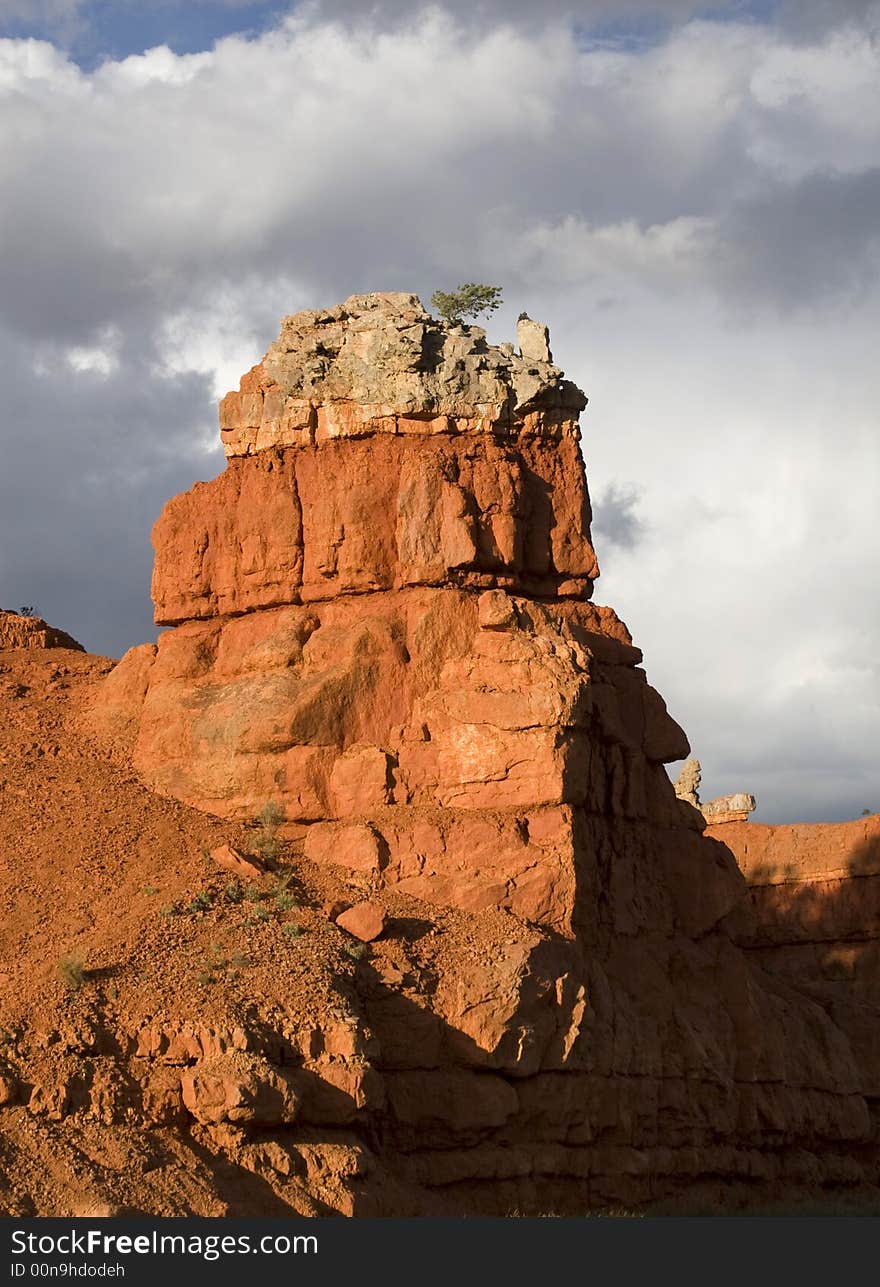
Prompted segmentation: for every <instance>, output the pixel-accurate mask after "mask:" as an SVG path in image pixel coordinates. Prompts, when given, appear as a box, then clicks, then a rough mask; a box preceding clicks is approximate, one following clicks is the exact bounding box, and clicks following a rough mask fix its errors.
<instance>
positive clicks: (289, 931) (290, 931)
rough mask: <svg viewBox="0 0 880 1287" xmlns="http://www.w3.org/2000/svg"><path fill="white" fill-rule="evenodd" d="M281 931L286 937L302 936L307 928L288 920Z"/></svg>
mask: <svg viewBox="0 0 880 1287" xmlns="http://www.w3.org/2000/svg"><path fill="white" fill-rule="evenodd" d="M281 933H282V934H283V935H284V937H285V938H302V936H303V934H304V933H305V930H304V929H303V927H302V926H301V925H294V924H293V922H292V921H288V923H287V924H286V925H282V926H281Z"/></svg>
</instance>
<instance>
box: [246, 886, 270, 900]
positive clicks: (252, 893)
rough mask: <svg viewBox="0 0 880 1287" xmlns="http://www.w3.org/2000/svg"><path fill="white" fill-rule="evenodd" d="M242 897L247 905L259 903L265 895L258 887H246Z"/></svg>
mask: <svg viewBox="0 0 880 1287" xmlns="http://www.w3.org/2000/svg"><path fill="white" fill-rule="evenodd" d="M244 896H245V898H246V899H247V901H248V902H249V903H259V902H261V900H262V899H263V898H265V896H266V895H265V893H264V891H263V890H262V889H260V886H259V885H248V887H247V889H246V890H245V891H244Z"/></svg>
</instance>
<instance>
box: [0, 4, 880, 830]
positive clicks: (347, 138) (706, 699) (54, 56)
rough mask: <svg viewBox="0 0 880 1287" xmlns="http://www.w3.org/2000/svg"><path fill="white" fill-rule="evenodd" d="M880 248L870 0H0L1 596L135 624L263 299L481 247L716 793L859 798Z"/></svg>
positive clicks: (215, 462) (873, 722)
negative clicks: (527, 341) (572, 411)
mask: <svg viewBox="0 0 880 1287" xmlns="http://www.w3.org/2000/svg"><path fill="white" fill-rule="evenodd" d="M878 265H880V4H878V3H873V2H872V0H797V2H795V0H791V2H789V0H778V2H777V3H773V2H772V0H761V2H760V3H757V2H755V3H747V2H745V0H743V2H740V3H727V4H705V3H704V4H702V5H698V4H695V3H691V2H690V0H657V2H656V3H647V2H644V0H583V2H581V3H577V0H570V2H567V0H530V2H528V3H527V2H526V0H509V2H507V3H501V2H500V0H445V3H443V4H435V5H429V6H424V7H422V6H421V5H420V4H419V3H418V2H417V0H384V2H381V3H377V4H375V5H373V4H370V3H356V2H355V0H322V2H321V3H303V4H299V5H293V4H289V3H283V2H279V3H262V2H261V0H187V2H186V3H183V2H179V0H163V2H160V3H154V4H149V3H142V2H141V0H113V2H112V3H111V2H110V0H0V380H2V386H3V391H4V392H3V403H2V407H3V410H2V414H0V435H2V467H0V605H2V606H3V607H7V608H18V607H20V606H24V605H34V606H36V607H37V609H38V610H39V612H40V613H41V615H43V616H44V617H45V618H46V619H47V620H49V621H51V622H52V623H53V624H54V625H57V626H60V627H62V628H63V629H66V630H68V631H69V632H70V633H72V634H73V635H74V636H76V637H77V638H78V639H80V640H81V642H82V643H83V644H85V645H86V646H87V647H88V648H89V649H90V650H92V651H96V652H101V653H106V654H109V655H112V656H119V655H121V654H122V653H123V652H124V651H125V649H126V648H128V647H129V646H131V645H132V644H135V643H139V642H142V641H145V640H149V639H153V638H155V635H156V628H155V627H154V626H153V624H152V614H151V607H150V602H149V577H150V570H151V565H152V550H151V547H150V540H149V536H150V528H151V526H152V523H153V521H154V520H155V518H156V517H157V516H158V514H159V511H160V510H161V508H162V505H163V504H164V502H165V501H166V500H167V499H168V498H169V497H170V496H172V495H174V494H175V493H177V492H179V491H181V490H184V489H186V488H187V487H189V486H191V485H192V483H193V482H194V481H195V480H196V479H208V478H211V477H214V476H215V475H216V474H218V473H219V472H220V471H221V470H222V468H223V463H224V462H223V456H222V453H221V451H220V449H219V443H218V432H217V412H216V403H217V399H218V398H219V397H220V396H222V394H223V393H225V392H226V391H227V390H228V389H230V388H234V387H237V384H238V379H239V377H240V376H241V374H242V373H243V372H244V371H246V370H247V369H248V368H249V367H250V366H252V365H253V364H254V362H256V361H258V360H259V358H260V357H261V356H262V354H263V353H264V352H265V350H266V348H267V346H268V344H269V343H270V342H271V340H272V339H274V337H275V336H276V334H277V332H278V324H279V319H280V318H281V316H282V315H283V314H285V313H290V312H295V311H297V310H298V309H301V308H309V307H317V306H321V305H329V304H334V303H337V302H339V301H340V300H342V299H344V298H345V297H346V296H347V295H350V294H353V293H356V292H358V293H359V292H363V291H370V290H406V291H416V292H417V293H419V294H420V295H421V297H422V299H423V300H424V301H426V302H427V301H428V300H429V298H430V295H431V293H432V291H433V290H435V289H437V288H441V289H449V288H451V287H454V286H455V285H456V284H458V283H459V282H461V281H465V280H471V281H482V282H488V283H492V284H499V285H501V286H502V287H503V290H504V300H505V304H504V307H503V308H502V309H501V310H499V312H498V313H496V314H495V315H494V317H493V318H492V319H491V323H490V324H489V337H490V339H491V340H493V341H495V342H501V341H502V340H505V339H511V338H513V335H514V332H515V319H516V316H517V314H518V313H519V312H520V311H521V310H523V309H525V310H526V311H528V312H529V314H530V315H531V316H532V317H535V318H539V319H540V320H542V321H545V322H547V323H548V324H549V326H550V328H551V342H552V347H553V351H554V356H555V357H556V359H557V361H558V362H559V363H560V365H562V366H563V368H564V369H565V371H566V374H567V375H568V376H569V378H571V379H573V380H574V381H575V382H576V383H577V384H579V385H580V386H581V387H582V388H583V389H584V390H585V392H586V393H587V394H588V396H589V398H590V405H589V407H588V408H587V411H586V413H585V415H584V417H583V433H584V438H583V451H584V457H585V460H586V465H587V473H588V479H589V484H590V489H591V494H592V496H593V501H594V509H595V525H594V535H595V542H596V546H597V551H598V555H599V561H600V564H601V566H602V577H601V579H600V581H599V582H598V583H597V586H596V593H595V599H596V600H597V601H598V602H602V603H609V604H611V605H612V606H613V607H614V608H615V609H616V610H617V611H618V613H619V614H620V615H621V616H622V618H623V619H624V620H625V621H626V622H627V624H628V626H629V628H630V630H631V631H632V633H633V636H634V639H635V642H636V643H637V644H638V645H639V646H640V647H641V648H642V649H643V651H644V654H645V668H646V670H647V673H648V677H649V679H650V681H651V682H652V683H653V684H654V685H655V687H657V688H658V689H659V691H660V692H661V693H662V694H663V696H664V698H665V699H666V702H667V705H668V707H669V709H670V711H671V713H672V714H673V715H674V717H675V718H676V719H677V720H678V721H679V722H680V723H681V724H682V726H683V727H684V728H685V729H686V731H687V733H688V735H689V738H690V741H691V746H692V750H693V753H694V754H695V755H696V756H697V757H698V758H699V759H700V760H701V762H702V765H703V790H702V794H703V798H704V799H708V798H710V797H712V796H715V795H720V794H726V793H728V792H733V791H751V792H753V793H754V795H755V796H756V797H757V800H758V810H757V812H756V814H755V815H753V816H754V817H755V818H756V819H758V820H762V821H767V822H793V821H820V820H825V821H837V820H841V819H845V818H853V817H857V816H858V815H859V814H861V812H862V811H863V809H866V808H868V809H871V810H872V811H875V810H880V771H878V756H877V741H878V738H877V733H878V724H880V660H878V650H877V646H876V641H877V638H878V632H880V594H878V583H880V577H878V563H880V535H878V531H880V524H878V521H877V520H878V496H880V423H878V421H880V411H878V406H880V396H878V395H880V388H878V384H880V377H878V369H880V364H878V362H877V356H876V352H875V349H876V336H877V333H878V325H877V324H878V320H880V279H878ZM676 768H677V766H675V768H673V774H674V772H675V769H676Z"/></svg>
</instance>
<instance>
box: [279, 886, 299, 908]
mask: <svg viewBox="0 0 880 1287" xmlns="http://www.w3.org/2000/svg"><path fill="white" fill-rule="evenodd" d="M296 905H297V904H296V899H295V898H294V896H293V894H291V893H289V892H288V891H287V890H286V889H279V891H278V893H277V894H276V895H275V907H276V909H277V910H278V911H279V912H291V911H293V909H294V908H295V907H296Z"/></svg>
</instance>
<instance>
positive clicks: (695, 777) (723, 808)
mask: <svg viewBox="0 0 880 1287" xmlns="http://www.w3.org/2000/svg"><path fill="white" fill-rule="evenodd" d="M701 777H702V767H701V765H700V761H699V760H694V759H690V760H685V762H684V764H683V765H682V767H681V772H680V773H679V775H678V778H677V779H676V782H675V794H676V796H677V797H678V799H679V800H682V801H683V802H684V803H685V804H687V805H690V806H691V808H693V809H696V810H698V812H699V813H701V814H702V816H703V818H705V820H706V822H707V823H709V824H710V825H711V826H716V827H717V826H719V825H720V824H721V823H724V822H746V821H748V817H749V814H750V813H753V812H754V810H755V797H754V796H753V795H747V794H746V793H745V792H744V791H740V792H738V793H737V794H735V795H720V796H717V797H716V798H715V799H714V800H708V801H707V802H706V803H705V804H703V803H702V802H701V801H700V794H699V788H700V780H701Z"/></svg>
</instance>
